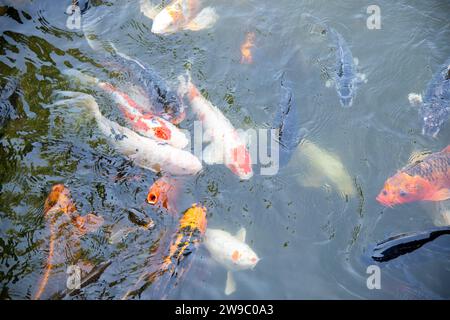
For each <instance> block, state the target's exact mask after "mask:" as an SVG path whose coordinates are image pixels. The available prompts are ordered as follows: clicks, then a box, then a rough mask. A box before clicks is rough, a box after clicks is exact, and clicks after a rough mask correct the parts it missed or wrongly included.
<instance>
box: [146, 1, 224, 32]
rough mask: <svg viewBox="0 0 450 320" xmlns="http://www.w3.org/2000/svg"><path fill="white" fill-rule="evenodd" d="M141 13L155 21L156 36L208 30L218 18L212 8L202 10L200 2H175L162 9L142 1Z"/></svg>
mask: <svg viewBox="0 0 450 320" xmlns="http://www.w3.org/2000/svg"><path fill="white" fill-rule="evenodd" d="M141 12H142V13H143V14H144V15H145V16H147V17H148V18H150V19H152V20H153V25H152V32H153V33H155V34H170V33H174V32H177V31H181V30H191V31H199V30H203V29H208V28H211V27H212V26H213V25H214V23H215V22H216V21H217V18H218V16H217V14H216V11H215V10H214V9H213V8H211V7H206V8H204V9H202V10H200V0H173V1H171V2H170V4H168V5H167V6H165V7H164V8H162V9H161V8H160V6H154V5H152V3H151V1H150V0H141Z"/></svg>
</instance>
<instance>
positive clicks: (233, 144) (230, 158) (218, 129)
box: [179, 76, 253, 180]
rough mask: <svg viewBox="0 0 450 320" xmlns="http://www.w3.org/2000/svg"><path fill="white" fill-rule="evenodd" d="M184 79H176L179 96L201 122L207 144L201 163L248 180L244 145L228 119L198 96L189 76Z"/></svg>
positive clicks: (249, 173) (249, 161)
mask: <svg viewBox="0 0 450 320" xmlns="http://www.w3.org/2000/svg"><path fill="white" fill-rule="evenodd" d="M186 78H187V79H186ZM186 78H185V77H183V76H181V77H179V80H180V82H181V84H180V87H179V95H180V96H183V97H184V96H187V98H188V100H189V102H190V104H191V107H192V110H193V111H194V113H195V114H196V115H197V118H198V119H199V120H200V121H201V122H202V126H203V130H204V135H203V142H210V143H209V145H208V146H207V147H206V148H205V149H204V150H203V160H204V161H205V162H206V163H207V164H225V166H226V167H227V168H228V169H230V170H231V171H232V172H233V173H234V174H235V175H237V176H238V177H239V178H241V179H242V180H247V179H250V178H251V177H252V176H253V169H252V159H251V157H250V152H249V150H248V148H247V142H246V141H245V139H244V138H243V137H242V136H241V135H240V134H239V132H238V131H237V130H236V129H235V128H234V127H233V125H232V124H231V122H230V120H228V118H226V117H225V116H224V114H223V113H222V112H221V111H220V110H219V109H218V108H217V107H216V106H214V105H213V104H212V103H211V102H210V101H208V100H206V99H205V97H203V96H202V95H201V93H200V92H199V90H198V89H197V88H196V87H195V85H194V84H193V83H192V81H191V78H190V76H187V77H186Z"/></svg>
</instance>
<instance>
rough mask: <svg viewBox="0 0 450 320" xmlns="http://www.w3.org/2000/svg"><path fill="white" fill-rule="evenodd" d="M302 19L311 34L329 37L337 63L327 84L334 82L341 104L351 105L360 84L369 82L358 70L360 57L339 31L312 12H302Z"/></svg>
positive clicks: (330, 84)
mask: <svg viewBox="0 0 450 320" xmlns="http://www.w3.org/2000/svg"><path fill="white" fill-rule="evenodd" d="M302 19H304V21H305V22H306V24H307V27H308V29H307V30H308V32H309V33H310V34H315V35H319V36H321V37H322V38H327V39H328V41H329V42H330V45H331V47H332V48H333V51H334V53H335V65H334V67H333V68H331V69H332V72H331V73H332V76H331V79H329V80H328V81H327V83H326V86H327V87H331V86H332V85H333V84H334V86H335V88H336V91H337V93H338V95H339V100H340V102H341V105H342V106H343V107H351V106H352V105H353V100H354V99H355V96H356V91H357V87H358V85H359V84H360V83H362V82H364V83H365V82H367V79H366V76H365V75H364V74H360V73H358V72H357V66H358V59H356V58H354V57H353V54H352V52H351V50H350V46H349V45H348V43H347V41H346V40H345V39H344V37H343V36H342V35H341V34H340V33H339V32H338V31H336V30H335V29H333V28H331V27H329V26H328V25H326V24H325V23H324V22H323V21H321V20H320V19H319V18H317V17H314V16H312V15H310V14H307V13H305V14H302Z"/></svg>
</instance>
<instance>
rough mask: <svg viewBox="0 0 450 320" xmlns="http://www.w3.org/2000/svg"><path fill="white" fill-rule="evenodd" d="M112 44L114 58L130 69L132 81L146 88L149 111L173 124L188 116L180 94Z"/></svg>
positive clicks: (146, 67)
mask: <svg viewBox="0 0 450 320" xmlns="http://www.w3.org/2000/svg"><path fill="white" fill-rule="evenodd" d="M110 46H111V47H112V50H113V51H114V54H113V57H112V58H113V60H114V61H117V63H119V64H120V65H122V66H124V67H125V68H126V69H127V70H128V72H127V75H128V76H129V77H130V78H131V79H132V82H133V83H136V84H139V85H140V87H142V89H143V90H144V92H145V95H146V97H147V98H148V100H149V102H150V108H149V110H147V111H150V112H152V114H154V115H156V116H159V117H162V118H164V119H166V120H167V121H170V122H172V123H173V124H179V123H181V122H182V121H183V120H184V118H185V117H186V113H185V110H184V109H185V107H184V105H183V102H182V101H181V99H180V97H179V96H178V94H177V93H176V92H175V91H173V90H172V89H171V88H170V86H169V85H168V84H167V83H166V82H165V81H164V79H163V78H162V77H161V76H160V75H158V74H157V73H156V72H155V71H153V70H152V69H151V68H150V67H148V66H147V65H146V64H144V63H143V62H141V61H138V60H137V59H133V58H131V57H129V56H127V55H126V54H124V53H122V52H119V51H118V50H117V49H116V47H115V46H114V45H113V44H111V45H110ZM144 107H145V106H144Z"/></svg>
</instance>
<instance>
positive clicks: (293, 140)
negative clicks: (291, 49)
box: [272, 80, 306, 166]
mask: <svg viewBox="0 0 450 320" xmlns="http://www.w3.org/2000/svg"><path fill="white" fill-rule="evenodd" d="M284 82H285V81H284V80H281V90H282V93H281V99H280V103H279V106H278V111H277V113H276V114H275V119H274V122H273V126H272V127H273V128H274V129H278V143H279V146H280V149H279V150H280V166H284V165H286V164H287V163H288V162H289V160H290V158H291V156H292V153H293V152H294V150H295V149H296V148H297V146H298V144H299V143H300V141H301V139H302V137H303V136H304V135H305V134H306V130H305V129H303V130H301V129H300V125H299V116H298V108H297V105H296V104H295V101H294V95H293V93H292V90H291V88H289V87H287V86H285V84H284Z"/></svg>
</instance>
